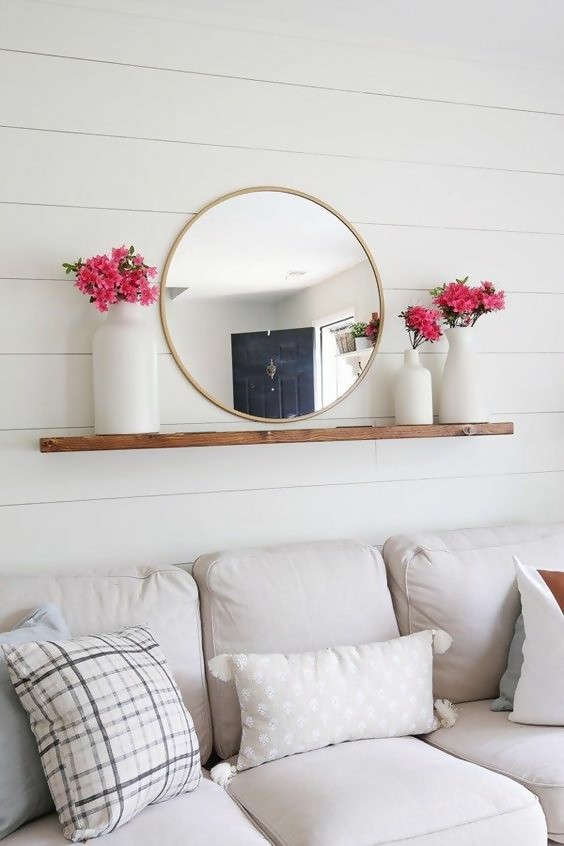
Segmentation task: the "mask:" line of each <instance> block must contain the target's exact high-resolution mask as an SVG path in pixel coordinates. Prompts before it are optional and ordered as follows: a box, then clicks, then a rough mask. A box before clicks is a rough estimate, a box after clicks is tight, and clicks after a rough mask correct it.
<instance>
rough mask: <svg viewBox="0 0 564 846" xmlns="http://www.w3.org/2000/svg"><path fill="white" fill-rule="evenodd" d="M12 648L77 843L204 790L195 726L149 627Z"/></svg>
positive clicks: (21, 691) (12, 663) (12, 665)
mask: <svg viewBox="0 0 564 846" xmlns="http://www.w3.org/2000/svg"><path fill="white" fill-rule="evenodd" d="M3 649H4V654H5V657H6V662H7V664H8V669H9V672H10V677H11V679H12V683H13V685H14V688H15V690H16V693H17V694H18V696H19V697H20V700H21V703H22V705H23V707H24V708H25V710H26V711H27V712H28V714H29V716H30V721H31V727H32V729H33V733H34V734H35V737H36V740H37V744H38V747H39V753H40V755H41V762H42V764H43V769H44V770H45V775H46V776H47V781H48V783H49V789H50V790H51V794H52V796H53V800H54V802H55V807H56V808H57V811H58V814H59V818H60V820H61V824H62V826H63V834H64V836H65V837H66V838H67V839H69V840H72V841H73V842H78V841H82V840H88V839H90V838H92V837H98V836H100V835H102V834H107V833H108V832H110V831H113V830H114V829H116V828H118V826H121V825H123V824H124V823H126V822H128V821H129V820H130V819H132V818H133V817H134V816H135V815H136V814H138V813H139V812H140V811H142V810H143V808H145V807H146V806H147V805H150V804H152V803H154V802H163V801H164V800H165V799H170V798H172V797H173V796H178V795H179V794H180V793H187V792H189V791H191V790H194V789H195V788H196V787H197V786H198V783H199V780H200V752H199V747H198V739H197V737H196V733H195V731H194V725H193V723H192V718H191V716H190V714H189V713H188V711H187V710H186V708H185V707H184V705H183V703H182V699H181V697H180V692H179V690H178V688H177V686H176V684H175V682H174V679H173V678H172V676H171V675H170V671H169V669H168V666H167V663H166V660H165V658H164V656H163V654H162V652H161V650H160V648H159V646H158V644H157V643H156V641H155V640H154V639H153V637H152V635H151V633H150V632H149V631H148V630H147V629H146V628H144V627H143V626H134V627H131V628H127V629H124V630H123V631H121V632H117V633H115V634H110V635H100V636H92V637H83V638H79V639H77V640H71V641H63V642H59V643H50V642H46V643H29V644H24V645H22V646H19V647H12V646H4V647H3Z"/></svg>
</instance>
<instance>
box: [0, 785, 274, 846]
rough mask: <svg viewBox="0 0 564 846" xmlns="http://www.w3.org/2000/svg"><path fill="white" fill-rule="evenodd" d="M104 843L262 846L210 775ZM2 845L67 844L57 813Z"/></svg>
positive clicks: (119, 845)
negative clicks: (195, 787)
mask: <svg viewBox="0 0 564 846" xmlns="http://www.w3.org/2000/svg"><path fill="white" fill-rule="evenodd" d="M100 842H101V843H103V844H104V846H106V844H107V846H155V844H158V843H166V846H187V844H190V846H266V844H267V842H268V841H266V840H265V838H264V837H263V836H262V834H261V833H260V832H259V831H258V830H257V829H256V828H255V826H254V825H253V823H252V822H251V821H250V820H249V819H248V818H247V817H246V816H245V814H244V813H243V811H241V810H240V808H238V807H237V805H236V804H235V802H233V800H232V799H230V798H229V796H228V795H227V794H226V792H225V790H223V789H222V788H221V787H218V786H217V785H216V784H214V783H213V782H212V781H210V780H209V778H207V777H205V778H203V779H202V780H201V782H200V785H199V787H198V789H197V790H195V791H194V792H193V793H185V794H184V795H182V796H179V797H178V798H176V799H169V801H168V802H163V803H162V804H159V805H151V806H150V807H149V808H146V809H145V810H144V811H143V812H142V813H141V814H139V816H137V817H135V819H134V820H131V822H128V823H127V825H125V826H123V828H119V829H117V831H114V832H112V833H111V834H107V835H105V837H104V838H103V840H101V841H100ZM2 846H68V840H65V838H64V837H63V833H62V830H61V824H60V822H59V818H58V817H57V815H56V814H49V816H47V817H42V818H41V819H39V820H36V821H35V822H32V823H29V824H28V825H26V826H24V827H23V828H20V829H19V830H18V831H15V832H14V833H13V834H11V835H9V836H8V837H7V838H6V839H5V840H3V841H2Z"/></svg>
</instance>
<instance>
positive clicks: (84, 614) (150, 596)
mask: <svg viewBox="0 0 564 846" xmlns="http://www.w3.org/2000/svg"><path fill="white" fill-rule="evenodd" d="M0 597H1V601H0V631H4V630H8V629H9V628H10V627H11V626H13V625H14V624H15V623H17V621H18V620H19V619H21V618H22V617H23V616H24V614H26V613H27V612H28V611H30V610H33V609H34V608H37V606H38V605H41V604H43V603H45V602H52V603H54V604H55V605H56V606H57V607H58V608H59V609H60V611H61V612H62V614H63V617H64V618H65V620H66V622H67V624H68V627H69V629H70V631H71V633H72V635H73V637H80V636H83V635H89V634H103V633H110V632H114V631H116V630H118V629H121V628H123V627H124V626H135V625H148V626H149V628H150V629H151V632H152V633H153V635H154V636H155V639H156V640H157V642H158V643H159V644H160V646H161V649H162V651H163V653H164V655H165V657H166V659H167V661H168V664H169V666H170V669H171V671H172V674H173V676H174V679H175V681H176V683H177V685H178V687H179V688H180V691H181V693H182V697H183V699H184V702H185V704H186V707H187V708H188V710H189V711H190V714H191V715H192V719H193V721H194V725H195V728H196V732H197V735H198V740H199V743H200V749H201V756H202V761H205V760H206V758H207V757H208V756H209V753H210V751H211V745H212V734H211V720H210V714H209V706H208V699H207V691H206V681H205V673H204V666H203V655H202V645H201V628H200V616H199V602H198V590H197V588H196V584H195V582H194V580H193V578H192V577H191V576H190V575H188V573H186V572H184V571H183V570H181V569H180V568H178V567H170V568H163V569H159V570H156V569H151V568H142V569H132V570H127V571H118V572H111V573H108V572H106V573H99V572H95V573H90V572H89V573H82V574H76V573H74V574H70V575H59V576H54V575H48V576H47V575H45V576H22V575H17V574H14V575H13V576H6V575H2V576H0Z"/></svg>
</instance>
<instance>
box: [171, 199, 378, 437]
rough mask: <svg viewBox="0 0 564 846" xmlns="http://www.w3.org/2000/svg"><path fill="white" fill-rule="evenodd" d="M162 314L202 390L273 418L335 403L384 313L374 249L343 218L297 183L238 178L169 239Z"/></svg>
mask: <svg viewBox="0 0 564 846" xmlns="http://www.w3.org/2000/svg"><path fill="white" fill-rule="evenodd" d="M161 317H162V321H163V327H164V331H165V335H166V338H167V341H168V344H169V346H170V349H171V352H172V354H173V356H174V358H175V360H176V362H177V364H178V366H179V367H180V368H181V370H182V371H183V373H184V374H185V375H186V377H187V378H188V379H189V380H190V381H191V382H192V384H193V385H194V386H195V387H196V388H197V389H198V390H199V391H201V392H202V393H203V394H204V395H205V396H206V397H208V399H210V400H211V401H212V402H214V403H216V405H219V406H220V407H221V408H224V409H226V410H227V411H229V412H231V413H233V414H238V415H239V416H241V417H246V418H249V419H252V420H260V421H271V422H272V421H278V422H283V421H286V420H289V419H296V418H304V417H309V416H311V415H314V414H319V413H320V412H321V411H324V410H325V409H327V408H329V407H330V406H332V405H334V404H335V403H336V402H338V401H339V400H341V399H342V398H343V397H344V396H346V395H347V394H348V393H349V392H350V391H351V390H353V388H354V387H355V386H356V385H357V384H358V382H359V381H360V379H362V378H363V376H364V375H365V373H366V371H367V369H368V367H369V366H370V364H371V363H372V360H373V359H374V356H375V354H376V350H377V347H378V343H379V339H380V335H381V331H382V319H383V301H382V290H381V285H380V280H379V277H378V272H377V270H376V266H375V264H374V261H373V259H372V257H371V255H370V253H369V251H368V249H367V248H366V246H365V244H364V242H363V241H362V239H361V238H360V236H359V235H358V234H357V233H356V232H355V231H354V229H353V228H352V226H351V225H350V224H349V223H347V221H346V220H345V219H344V218H343V217H341V215H339V214H338V213H337V212H336V211H334V210H333V209H331V208H329V206H327V205H325V204H324V203H322V202H321V201H320V200H316V199H315V198H314V197H310V196H308V195H306V194H301V193H300V192H298V191H290V190H285V189H281V188H249V189H247V190H244V191H237V192H235V193H233V194H229V195H227V196H225V197H222V198H221V199H219V200H216V201H215V202H214V203H211V204H210V205H209V206H206V208H204V209H202V211H200V212H199V213H198V214H197V215H195V216H194V217H193V218H192V219H191V220H190V221H189V222H188V223H187V224H186V226H185V227H184V228H183V230H182V232H181V233H180V235H179V236H178V238H177V239H176V241H175V243H174V246H173V248H172V250H171V252H170V255H169V257H168V259H167V262H166V265H165V271H164V274H163V281H162V292H161Z"/></svg>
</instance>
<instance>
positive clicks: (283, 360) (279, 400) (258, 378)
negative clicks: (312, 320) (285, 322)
mask: <svg viewBox="0 0 564 846" xmlns="http://www.w3.org/2000/svg"><path fill="white" fill-rule="evenodd" d="M231 355H232V362H233V407H234V408H235V410H236V411H242V412H244V413H245V414H251V415H253V416H254V417H270V418H286V417H299V416H300V415H302V414H311V413H312V412H313V411H315V387H314V329H313V327H308V328H306V329H276V330H273V331H271V332H241V333H238V334H236V335H231ZM271 360H272V364H273V365H274V367H275V368H276V370H275V372H273V371H274V368H273V367H271V366H269V365H270V361H271ZM267 368H268V370H267ZM271 376H272V378H271Z"/></svg>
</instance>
